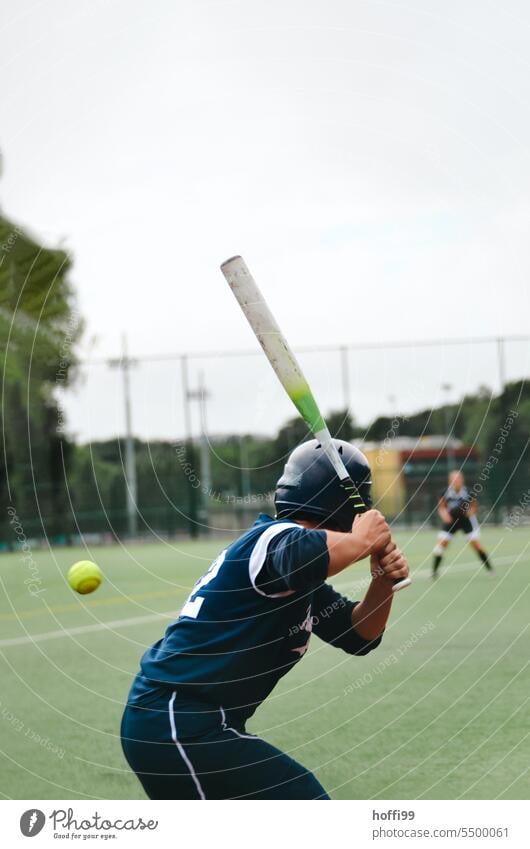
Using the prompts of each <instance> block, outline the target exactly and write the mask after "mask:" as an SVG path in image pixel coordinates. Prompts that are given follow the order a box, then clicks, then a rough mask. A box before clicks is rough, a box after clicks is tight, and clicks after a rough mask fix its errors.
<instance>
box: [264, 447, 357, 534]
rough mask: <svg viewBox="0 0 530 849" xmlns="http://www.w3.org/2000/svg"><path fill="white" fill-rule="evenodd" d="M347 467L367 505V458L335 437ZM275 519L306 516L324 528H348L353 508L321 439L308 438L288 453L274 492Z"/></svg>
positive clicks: (353, 515)
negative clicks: (307, 440) (319, 440)
mask: <svg viewBox="0 0 530 849" xmlns="http://www.w3.org/2000/svg"><path fill="white" fill-rule="evenodd" d="M333 442H334V443H335V445H336V446H337V449H338V452H339V454H340V455H341V457H342V461H343V463H344V465H345V466H346V470H347V472H348V474H349V475H350V477H351V479H352V481H353V483H354V484H355V486H356V488H357V490H358V491H359V495H360V496H361V498H362V500H363V502H364V504H365V505H366V507H367V508H369V507H370V506H371V503H372V500H371V495H370V488H371V485H372V480H371V473H370V466H369V465H368V460H367V459H366V457H365V456H364V454H363V453H362V451H359V449H358V448H355V446H354V445H351V444H350V443H349V442H345V441H344V440H342V439H334V440H333ZM274 503H275V505H276V517H277V518H278V519H287V518H291V519H307V520H309V521H312V522H317V523H318V524H319V525H321V526H322V527H323V528H328V529H329V530H337V531H343V532H345V533H346V532H348V531H351V526H352V524H353V520H354V517H355V514H356V513H359V512H361V511H360V510H358V509H357V510H356V509H355V507H354V505H353V503H352V501H351V499H350V498H349V497H348V494H347V492H346V491H345V490H344V488H343V487H342V486H341V484H340V481H339V479H338V477H337V473H336V471H335V469H334V468H333V466H332V465H331V463H330V461H329V460H328V458H327V456H326V454H325V453H324V451H323V449H322V446H321V444H320V442H318V441H317V440H316V439H311V440H310V441H309V442H304V443H302V445H299V446H298V447H297V448H295V449H294V451H293V452H292V454H290V456H289V458H288V460H287V463H286V464H285V468H284V470H283V474H282V476H281V478H280V480H279V481H278V483H277V484H276V492H275V495H274Z"/></svg>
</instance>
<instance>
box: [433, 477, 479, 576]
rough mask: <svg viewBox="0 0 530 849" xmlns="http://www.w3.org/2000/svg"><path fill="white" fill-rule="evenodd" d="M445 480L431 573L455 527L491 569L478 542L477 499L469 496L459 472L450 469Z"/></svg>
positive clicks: (435, 573) (437, 563)
mask: <svg viewBox="0 0 530 849" xmlns="http://www.w3.org/2000/svg"><path fill="white" fill-rule="evenodd" d="M448 483H449V486H448V487H447V489H446V490H445V492H444V494H443V495H442V497H441V498H440V500H439V502H438V515H439V516H440V519H441V520H442V522H443V525H442V530H441V531H440V533H439V535H438V544H437V545H436V548H435V549H434V558H433V564H432V576H433V578H436V576H437V573H438V567H439V566H440V563H441V562H442V557H443V553H444V551H445V549H446V548H447V546H448V545H449V541H450V539H451V537H452V536H453V534H455V533H456V532H457V531H463V532H464V533H465V534H466V536H467V539H468V541H469V544H470V545H471V547H472V548H474V549H475V551H476V552H477V554H478V556H479V557H480V559H481V561H482V563H483V564H484V566H485V567H486V569H488V570H489V571H490V572H492V571H493V567H492V565H491V563H490V560H489V558H488V555H487V554H486V552H485V551H484V549H483V548H482V545H481V543H480V526H479V523H478V519H477V510H478V505H477V500H476V498H474V497H473V496H471V494H470V492H469V490H468V489H467V487H466V486H465V484H464V475H463V474H462V472H460V471H453V472H450V473H449V478H448Z"/></svg>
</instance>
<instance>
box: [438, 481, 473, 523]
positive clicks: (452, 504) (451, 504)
mask: <svg viewBox="0 0 530 849" xmlns="http://www.w3.org/2000/svg"><path fill="white" fill-rule="evenodd" d="M442 498H443V499H444V501H445V505H446V507H447V509H448V511H449V513H450V515H451V516H452V518H453V519H464V518H466V516H467V512H468V510H469V507H470V505H471V501H472V498H471V495H470V494H469V490H468V489H467V487H465V486H462V487H461V488H460V489H459V490H458V492H457V491H456V489H453V487H452V486H449V487H447V489H446V490H445V492H444V494H443V495H442Z"/></svg>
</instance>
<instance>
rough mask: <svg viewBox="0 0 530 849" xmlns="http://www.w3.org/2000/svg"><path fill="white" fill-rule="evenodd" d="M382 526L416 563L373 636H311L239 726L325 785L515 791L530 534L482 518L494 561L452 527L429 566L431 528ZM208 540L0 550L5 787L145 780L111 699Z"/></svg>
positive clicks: (16, 793)
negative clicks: (76, 570)
mask: <svg viewBox="0 0 530 849" xmlns="http://www.w3.org/2000/svg"><path fill="white" fill-rule="evenodd" d="M397 536H398V537H399V542H400V544H401V545H402V546H404V548H405V550H406V552H407V554H408V557H409V560H410V563H411V567H412V570H413V573H415V581H414V585H413V586H412V587H411V588H410V589H408V590H406V591H404V592H402V593H400V594H399V596H398V597H397V598H396V601H395V605H394V612H393V617H392V620H391V624H390V626H389V628H388V629H387V632H386V635H385V638H384V640H383V643H382V645H381V647H380V648H379V649H378V650H377V651H375V652H372V653H371V654H370V655H369V656H367V657H365V658H351V657H349V656H347V655H345V654H343V653H342V652H340V651H338V650H336V649H333V648H331V647H329V646H326V645H325V644H323V643H321V642H320V641H319V640H318V639H317V638H316V637H313V639H312V641H311V646H312V648H311V650H310V652H309V653H308V654H307V656H306V657H305V658H304V659H303V660H302V662H301V663H299V664H298V666H297V668H296V669H295V670H294V671H293V672H292V673H290V674H289V675H288V676H286V677H285V678H284V679H283V681H282V682H281V683H280V685H279V687H278V688H277V689H276V690H275V691H274V693H273V694H272V696H271V697H270V698H269V700H268V701H267V703H266V704H265V705H264V706H263V707H262V708H261V709H260V710H259V711H258V712H257V714H256V716H255V717H254V718H253V720H252V721H251V723H250V724H249V730H251V731H253V732H255V733H259V734H261V735H262V736H264V737H266V738H267V739H268V740H270V741H271V742H272V743H275V744H276V745H278V746H280V747H281V748H282V749H285V750H286V751H288V752H289V753H290V754H292V756H293V757H295V758H297V759H298V760H300V761H301V762H302V763H304V764H305V765H307V766H308V767H310V768H311V769H313V770H314V771H315V773H316V774H317V776H318V778H319V779H320V781H321V782H322V783H323V784H324V786H325V787H326V788H327V789H328V790H329V792H330V794H331V795H332V796H333V797H334V798H342V799H351V798H353V799H355V798H390V799H392V798H394V799H399V798H401V799H409V798H410V799H412V798H427V799H438V798H459V797H462V798H466V799H469V798H484V799H487V798H497V797H502V798H517V799H522V798H525V797H527V795H528V772H527V770H528V764H529V745H528V738H527V735H528V732H529V729H530V719H529V714H528V709H527V703H528V695H529V693H528V689H529V688H528V644H529V643H528V594H527V589H528V572H529V568H530V535H529V533H528V531H525V530H524V529H517V530H514V531H512V532H508V531H503V530H493V529H491V530H486V531H485V532H484V535H483V539H484V544H485V546H486V547H487V548H488V549H490V550H491V551H492V552H493V559H494V561H495V562H496V564H497V572H496V575H495V576H490V575H488V574H487V573H486V572H485V571H484V570H483V569H482V568H480V566H479V564H478V561H476V560H475V555H474V553H473V552H472V551H471V549H470V548H469V547H467V546H465V542H464V540H463V538H462V539H460V538H459V539H457V540H455V542H454V543H453V545H452V547H451V549H450V550H449V554H448V556H447V557H446V564H447V565H446V569H445V571H444V572H443V574H442V575H441V577H440V578H439V579H438V581H437V582H436V583H435V584H433V583H432V582H431V580H430V577H429V565H430V550H431V549H432V545H433V542H434V534H433V533H432V532H430V531H429V532H427V531H421V532H412V531H411V532H407V533H405V532H402V533H400V534H398V535H397ZM222 547H223V544H222V543H220V542H219V541H213V540H212V541H210V540H208V541H202V542H195V543H181V544H178V543H175V542H173V543H171V544H169V543H168V544H158V545H147V544H146V545H131V546H129V547H128V548H122V547H119V546H114V547H104V548H103V547H102V548H95V549H93V550H92V551H88V552H87V551H81V550H73V549H62V550H55V551H52V552H35V553H34V554H33V555H32V561H31V562H30V561H28V560H27V559H26V560H24V559H23V557H22V554H21V553H19V554H9V555H1V556H0V580H1V585H0V595H1V607H0V663H1V667H2V688H1V691H0V740H1V744H0V749H1V753H2V768H1V771H0V776H1V777H0V791H1V793H2V794H3V796H4V797H6V798H15V799H24V798H27V799H46V798H65V799H66V798H74V799H75V798H102V799H104V798H111V799H112V798H115V799H133V798H144V795H143V791H142V790H141V787H140V785H139V783H138V782H137V780H136V778H135V776H134V775H133V774H132V773H131V772H130V771H129V769H128V767H127V765H126V763H125V761H124V760H123V757H122V754H121V748H120V743H119V723H120V718H121V713H122V706H123V703H124V700H125V698H126V695H127V691H128V688H129V685H130V682H131V679H132V677H133V675H134V674H135V672H136V670H137V667H138V660H139V658H140V655H141V654H142V652H143V650H144V648H145V647H146V646H147V645H149V644H150V643H151V642H154V641H155V640H156V639H158V637H159V636H160V635H161V634H162V632H163V629H164V627H165V625H166V624H167V622H168V617H170V615H171V611H175V610H177V609H178V607H179V605H180V604H181V602H182V601H183V599H184V598H185V597H186V595H187V594H188V592H189V588H190V587H191V585H192V584H193V583H194V581H195V580H196V578H197V577H198V576H199V575H200V574H202V572H203V571H205V569H206V567H207V566H208V565H209V563H210V562H211V560H212V559H213V557H214V555H215V554H216V553H217V552H218V551H219V549H220V548H222ZM82 557H83V558H84V557H91V558H92V559H94V560H96V561H97V562H98V563H99V564H100V566H101V568H102V569H103V571H104V573H105V576H106V581H105V583H104V585H103V586H102V587H101V588H100V589H99V590H98V591H97V592H96V593H95V594H93V595H91V596H85V597H82V596H78V595H76V594H75V593H73V592H72V591H71V590H70V588H69V587H68V584H67V583H66V580H65V574H66V571H67V569H68V567H69V566H70V565H71V563H73V562H74V561H76V560H78V559H80V558H82ZM365 573H366V565H365V564H358V565H356V566H354V567H352V568H351V569H349V570H347V571H346V572H344V573H343V574H342V575H341V576H339V578H340V580H336V581H335V582H334V583H335V586H337V588H340V589H342V590H343V591H345V592H349V594H350V595H351V596H352V597H359V592H360V590H359V589H358V588H356V585H358V584H359V581H360V580H361V579H362V578H363V576H364V575H365ZM30 577H31V578H32V579H33V580H36V581H38V584H37V586H38V587H39V588H40V589H41V590H42V592H41V593H40V595H39V596H38V597H35V596H32V595H31V594H30V593H29V592H28V585H27V584H25V583H24V582H25V581H26V580H28V579H29V578H30ZM75 629H79V630H78V631H76V630H75ZM50 634H53V637H51V636H49V635H50ZM30 635H31V636H33V637H34V639H33V641H31V640H30V639H29V636H30ZM43 635H48V636H46V638H44V636H43ZM14 641H17V642H14Z"/></svg>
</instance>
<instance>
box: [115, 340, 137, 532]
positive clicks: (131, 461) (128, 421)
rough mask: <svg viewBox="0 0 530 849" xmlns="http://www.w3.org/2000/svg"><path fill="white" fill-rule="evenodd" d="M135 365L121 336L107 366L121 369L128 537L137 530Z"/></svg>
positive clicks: (135, 362) (125, 341) (135, 361)
mask: <svg viewBox="0 0 530 849" xmlns="http://www.w3.org/2000/svg"><path fill="white" fill-rule="evenodd" d="M136 365H137V360H135V359H133V358H131V357H129V355H128V353H127V337H126V335H125V333H124V334H123V336H122V355H121V357H120V358H119V359H112V360H109V366H110V367H111V368H119V369H121V373H122V378H123V400H124V408H125V497H126V502H127V527H128V531H129V536H130V537H135V536H136V533H137V530H138V524H137V518H138V512H137V509H138V508H137V503H138V501H137V495H138V487H137V480H136V457H135V452H134V437H133V432H132V413H131V382H130V370H131V368H133V367H134V366H136Z"/></svg>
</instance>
